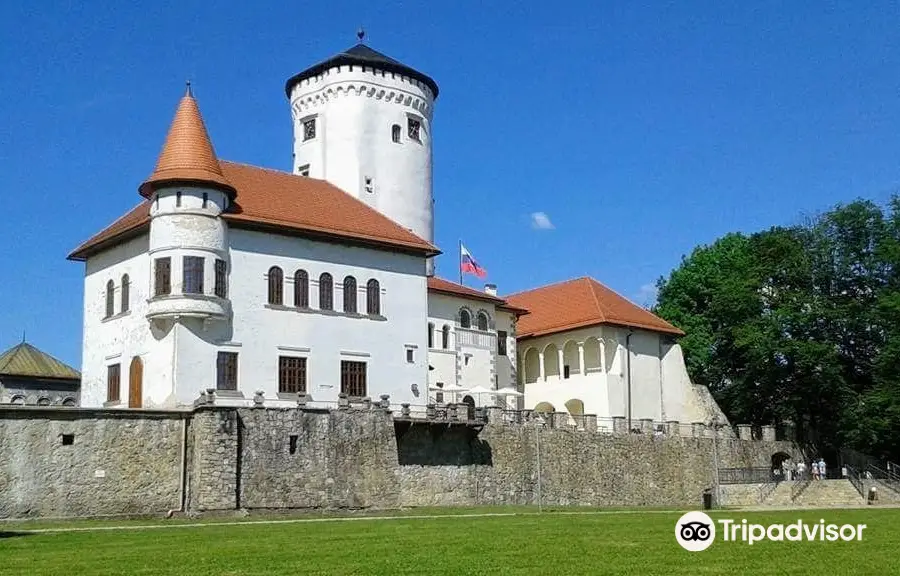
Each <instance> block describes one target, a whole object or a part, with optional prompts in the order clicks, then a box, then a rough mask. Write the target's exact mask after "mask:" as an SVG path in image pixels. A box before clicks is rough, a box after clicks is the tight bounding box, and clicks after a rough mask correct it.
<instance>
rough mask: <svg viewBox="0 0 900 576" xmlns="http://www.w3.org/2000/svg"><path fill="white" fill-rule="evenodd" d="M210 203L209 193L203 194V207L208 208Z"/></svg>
mask: <svg viewBox="0 0 900 576" xmlns="http://www.w3.org/2000/svg"><path fill="white" fill-rule="evenodd" d="M208 203H209V192H204V193H203V207H204V208H206V205H207V204H208Z"/></svg>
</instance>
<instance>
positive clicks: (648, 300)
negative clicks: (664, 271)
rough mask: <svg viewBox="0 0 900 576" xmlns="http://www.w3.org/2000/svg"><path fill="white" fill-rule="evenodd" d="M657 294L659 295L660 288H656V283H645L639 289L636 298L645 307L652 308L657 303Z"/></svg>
mask: <svg viewBox="0 0 900 576" xmlns="http://www.w3.org/2000/svg"><path fill="white" fill-rule="evenodd" d="M657 296H659V290H658V289H657V288H656V284H644V285H643V286H641V287H640V288H639V289H638V293H637V296H635V300H637V303H638V304H640V305H641V306H643V307H644V308H650V307H651V306H653V305H654V304H656V297H657Z"/></svg>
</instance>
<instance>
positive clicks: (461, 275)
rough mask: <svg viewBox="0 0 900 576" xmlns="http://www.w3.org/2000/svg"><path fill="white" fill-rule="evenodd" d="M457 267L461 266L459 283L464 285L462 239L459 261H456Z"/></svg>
mask: <svg viewBox="0 0 900 576" xmlns="http://www.w3.org/2000/svg"><path fill="white" fill-rule="evenodd" d="M456 267H457V268H459V283H460V285H462V283H463V271H462V240H461V239H460V241H459V261H458V262H457V263H456Z"/></svg>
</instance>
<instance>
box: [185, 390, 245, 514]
mask: <svg viewBox="0 0 900 576" xmlns="http://www.w3.org/2000/svg"><path fill="white" fill-rule="evenodd" d="M191 430H192V432H193V434H192V444H191V447H192V453H191V458H190V477H189V479H188V481H187V483H188V485H189V488H188V494H189V495H190V496H189V499H188V508H189V509H191V510H196V511H200V512H202V511H207V510H234V509H235V508H238V507H239V500H238V474H239V471H238V467H239V465H240V463H239V462H240V420H239V418H238V414H237V411H236V410H215V409H209V408H202V409H199V410H197V411H196V412H195V413H194V419H193V422H192V424H191Z"/></svg>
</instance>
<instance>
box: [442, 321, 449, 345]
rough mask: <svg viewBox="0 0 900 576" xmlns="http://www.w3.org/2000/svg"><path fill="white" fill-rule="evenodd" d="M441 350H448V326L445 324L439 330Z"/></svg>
mask: <svg viewBox="0 0 900 576" xmlns="http://www.w3.org/2000/svg"><path fill="white" fill-rule="evenodd" d="M441 348H443V349H444V350H446V349H447V348H450V326H448V325H446V324H444V327H443V328H441Z"/></svg>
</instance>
